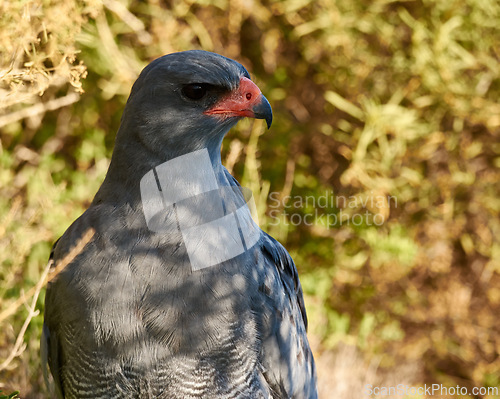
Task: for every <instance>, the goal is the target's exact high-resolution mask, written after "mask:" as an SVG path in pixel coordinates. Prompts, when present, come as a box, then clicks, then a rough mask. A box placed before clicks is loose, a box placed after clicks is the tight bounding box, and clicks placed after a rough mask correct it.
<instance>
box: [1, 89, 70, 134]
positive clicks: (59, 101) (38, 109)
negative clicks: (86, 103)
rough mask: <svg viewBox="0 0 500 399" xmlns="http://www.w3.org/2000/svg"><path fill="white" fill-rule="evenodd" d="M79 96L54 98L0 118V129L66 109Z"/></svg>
mask: <svg viewBox="0 0 500 399" xmlns="http://www.w3.org/2000/svg"><path fill="white" fill-rule="evenodd" d="M79 98H80V95H79V94H78V93H74V92H72V93H69V94H68V95H66V96H64V97H60V98H55V99H53V100H50V101H47V102H46V103H39V104H35V105H33V106H31V107H28V108H23V109H20V110H19V111H15V112H11V113H10V114H7V115H3V116H0V127H3V126H5V125H8V124H9V123H13V122H16V121H19V120H21V119H24V118H28V117H30V116H35V115H38V114H42V113H44V112H48V111H54V110H56V109H59V108H62V107H66V106H68V105H70V104H73V103H76V102H77V101H78V99H79Z"/></svg>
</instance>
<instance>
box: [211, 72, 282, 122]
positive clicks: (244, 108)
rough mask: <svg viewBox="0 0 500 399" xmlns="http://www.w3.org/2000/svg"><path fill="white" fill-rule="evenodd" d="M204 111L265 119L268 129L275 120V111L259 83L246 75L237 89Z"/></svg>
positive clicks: (226, 115) (213, 113)
mask: <svg viewBox="0 0 500 399" xmlns="http://www.w3.org/2000/svg"><path fill="white" fill-rule="evenodd" d="M204 113H205V114H206V115H220V116H221V117H223V118H224V117H231V116H236V117H245V116H247V117H250V118H256V119H265V120H266V123H267V128H268V129H269V128H270V127H271V123H272V121H273V111H272V109H271V105H270V104H269V101H267V98H266V97H264V96H263V95H262V93H261V91H260V89H259V88H258V87H257V85H256V84H255V83H254V82H252V81H251V80H250V79H248V78H245V77H244V76H242V77H241V78H240V85H239V87H238V88H237V89H236V90H234V91H233V92H232V93H230V94H229V95H228V96H227V97H224V98H223V99H222V100H220V101H219V102H217V103H216V104H215V105H214V106H213V107H212V108H210V109H208V110H207V111H205V112H204Z"/></svg>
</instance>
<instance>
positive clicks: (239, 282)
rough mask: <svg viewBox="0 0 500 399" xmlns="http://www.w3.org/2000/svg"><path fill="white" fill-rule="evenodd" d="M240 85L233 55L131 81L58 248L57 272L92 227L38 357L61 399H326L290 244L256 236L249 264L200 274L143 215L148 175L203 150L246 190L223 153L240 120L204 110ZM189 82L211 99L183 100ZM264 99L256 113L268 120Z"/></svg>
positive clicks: (221, 180)
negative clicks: (89, 190) (85, 200)
mask: <svg viewBox="0 0 500 399" xmlns="http://www.w3.org/2000/svg"><path fill="white" fill-rule="evenodd" d="M242 77H246V78H249V75H248V72H247V71H246V70H245V68H244V67H243V66H241V65H240V64H238V63H237V62H235V61H233V60H230V59H227V58H225V57H222V56H219V55H217V54H213V53H208V52H203V51H187V52H181V53H175V54H171V55H167V56H164V57H161V58H159V59H157V60H155V61H153V62H152V63H151V64H149V65H148V66H147V67H146V68H145V69H144V70H143V71H142V73H141V75H140V76H139V78H138V80H137V81H136V83H135V84H134V86H133V88H132V91H131V95H130V97H129V100H128V102H127V105H126V107H125V111H124V114H123V117H122V121H121V125H120V129H119V131H118V133H117V138H116V144H115V149H114V152H113V157H112V160H111V164H110V167H109V171H108V173H107V175H106V178H105V180H104V182H103V184H102V186H101V188H100V189H99V191H98V193H97V194H96V196H95V198H94V200H93V202H92V204H91V205H90V207H89V209H87V211H86V212H85V213H84V214H83V215H82V216H80V218H78V219H77V220H76V221H75V222H74V223H73V224H72V225H71V226H70V227H69V228H68V230H67V231H66V232H65V233H64V235H63V236H62V237H61V238H60V239H59V240H58V241H57V242H56V244H55V245H54V249H53V254H52V257H53V259H54V261H55V264H56V265H57V262H58V261H60V260H61V259H62V258H64V256H65V255H66V254H67V253H68V252H69V251H70V250H71V248H72V247H73V246H74V245H75V244H76V243H77V242H78V240H79V239H80V238H81V236H82V235H83V234H84V232H85V231H87V229H89V228H93V229H95V231H96V233H95V235H94V236H93V238H92V240H91V241H90V242H89V243H88V244H87V245H86V247H85V248H84V249H83V251H82V252H81V253H80V254H78V255H77V257H76V258H75V259H74V260H73V261H72V262H71V263H70V264H69V265H68V266H67V267H66V268H65V269H64V270H63V271H62V272H61V273H60V274H59V275H58V276H57V278H56V279H55V280H53V281H52V282H51V283H50V284H49V286H48V288H47V294H46V301H45V319H44V326H43V336H42V340H41V352H42V365H43V369H44V375H45V376H46V377H47V378H46V379H47V380H51V381H49V382H48V383H49V385H50V386H51V389H52V390H53V395H54V396H56V397H58V398H93V399H95V398H168V399H176V398H179V399H181V398H182V399H187V398H192V399H195V398H222V399H225V398H266V399H267V398H280V399H281V398H304V399H313V398H316V397H317V392H316V375H315V366H314V360H313V357H312V353H311V350H310V348H309V344H308V341H307V337H306V327H307V319H306V313H305V308H304V302H303V297H302V289H301V287H300V283H299V279H298V276H297V270H296V268H295V265H294V263H293V261H292V259H291V258H290V256H289V254H288V253H287V251H286V250H285V249H284V248H283V246H282V245H281V244H279V243H278V242H277V241H275V240H274V239H273V238H271V237H270V236H269V235H267V234H266V233H264V232H262V231H260V230H259V235H260V236H259V239H258V242H257V244H256V245H254V246H253V247H252V248H250V249H248V250H246V251H245V252H244V253H242V254H241V255H238V256H236V257H234V258H232V259H229V260H227V261H225V262H222V263H220V264H218V265H216V266H212V267H207V268H205V269H202V270H197V271H192V269H191V267H190V264H189V258H188V254H187V251H186V247H185V245H184V244H183V239H182V235H181V233H180V232H179V231H177V230H176V231H171V232H169V233H168V234H167V233H155V232H153V231H151V230H149V229H148V226H147V224H146V220H145V217H144V212H143V207H142V201H141V194H140V189H139V184H140V180H141V178H142V177H143V176H144V175H145V174H146V173H147V172H148V171H149V170H151V169H152V168H154V167H156V166H158V165H160V164H162V163H165V162H166V161H169V160H171V159H173V158H176V157H178V156H181V155H183V154H188V153H191V152H193V151H197V150H200V149H204V148H206V149H207V150H208V154H209V156H210V161H211V164H212V167H213V169H214V173H215V176H216V179H217V183H218V185H219V186H220V187H225V186H226V187H227V186H233V187H238V186H239V185H238V182H237V181H236V180H235V179H234V178H233V177H232V176H231V175H230V174H229V173H228V172H227V170H226V169H225V168H224V167H223V166H222V164H221V159H220V147H221V143H222V139H223V137H224V135H225V134H226V133H227V131H228V130H229V129H230V128H231V127H232V126H233V125H234V124H235V123H236V122H237V121H238V120H239V119H240V117H237V116H229V117H217V116H213V115H207V114H206V113H205V111H206V110H207V109H210V108H211V107H213V106H214V104H217V102H218V101H220V99H221V98H224V96H227V95H228V93H231V92H233V91H234V90H237V89H238V86H239V84H240V81H241V78H242ZM190 84H203V85H204V86H203V87H204V88H208V89H207V93H206V94H205V95H204V96H203V98H201V99H199V100H192V99H190V98H186V96H185V94H183V93H184V91H183V90H184V89H183V88H185V87H186V85H190ZM266 103H267V100H265V98H262V99H261V102H260V103H259V104H257V106H256V107H254V108H255V109H254V111H255V112H254V114H255V115H254V116H255V117H260V118H266V120H267V121H268V123H270V108H269V109H268V108H267V107H268V106H269V105H268V103H267V104H266ZM259 107H260V108H259ZM257 108H258V109H257ZM252 112H253V111H252ZM260 112H262V114H260ZM220 244H221V245H224V243H220ZM49 374H51V376H52V378H50V377H49Z"/></svg>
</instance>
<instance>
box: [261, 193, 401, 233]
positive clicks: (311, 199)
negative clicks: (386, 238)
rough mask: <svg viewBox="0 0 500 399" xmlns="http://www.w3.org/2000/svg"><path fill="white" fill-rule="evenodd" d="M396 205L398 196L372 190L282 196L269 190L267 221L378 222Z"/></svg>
mask: <svg viewBox="0 0 500 399" xmlns="http://www.w3.org/2000/svg"><path fill="white" fill-rule="evenodd" d="M397 206H398V202H397V198H396V197H394V196H390V195H383V194H380V193H377V192H374V191H370V192H368V193H365V195H362V196H355V195H350V196H344V195H335V194H334V193H333V192H332V191H325V192H324V193H323V194H321V195H305V196H300V195H296V196H290V195H287V196H283V195H282V194H281V193H279V192H271V193H270V194H269V202H268V208H269V213H268V215H269V218H270V219H271V220H270V222H269V224H270V225H271V226H274V225H278V224H281V223H285V224H291V225H293V226H298V225H306V226H312V225H322V226H325V227H327V228H330V227H335V226H342V225H352V226H361V225H366V226H381V225H382V224H384V222H385V221H386V220H387V217H388V216H389V210H390V209H391V208H392V209H395V208H397Z"/></svg>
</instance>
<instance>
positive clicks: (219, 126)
mask: <svg viewBox="0 0 500 399" xmlns="http://www.w3.org/2000/svg"><path fill="white" fill-rule="evenodd" d="M242 117H253V118H259V119H265V120H266V122H267V125H268V127H269V126H270V125H271V121H272V111H271V106H270V105H269V102H268V101H267V99H266V98H265V97H264V96H263V95H262V93H261V92H260V90H259V88H258V87H257V86H256V85H255V84H254V83H253V82H252V81H251V80H250V76H249V74H248V72H247V70H246V69H245V68H244V67H243V66H242V65H241V64H239V63H238V62H236V61H233V60H231V59H229V58H226V57H223V56H221V55H218V54H214V53H210V52H206V51H200V50H192V51H184V52H179V53H174V54H169V55H165V56H163V57H160V58H158V59H157V60H155V61H153V62H151V63H150V64H149V65H148V66H147V67H146V68H144V70H143V71H142V72H141V74H140V76H139V78H138V79H137V81H136V82H135V84H134V86H133V87H132V91H131V93H130V97H129V99H128V102H127V105H126V107H125V112H124V114H123V117H122V123H121V126H120V130H119V132H118V135H117V139H116V148H115V152H117V151H118V152H119V151H122V149H124V147H125V148H126V147H127V146H129V145H130V144H132V145H141V146H143V147H146V148H145V150H146V151H142V152H145V153H149V155H153V154H154V155H155V156H154V158H157V157H158V161H165V160H168V159H170V158H172V157H175V156H178V155H182V154H185V153H189V152H192V151H196V150H199V149H201V148H207V149H208V150H209V152H210V153H211V154H212V153H217V152H219V151H220V146H221V143H222V139H223V137H224V135H225V134H226V133H227V131H228V130H229V129H230V128H231V127H232V126H234V125H235V124H236V123H237V122H238V120H239V119H241V118H242ZM136 152H138V151H136Z"/></svg>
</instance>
